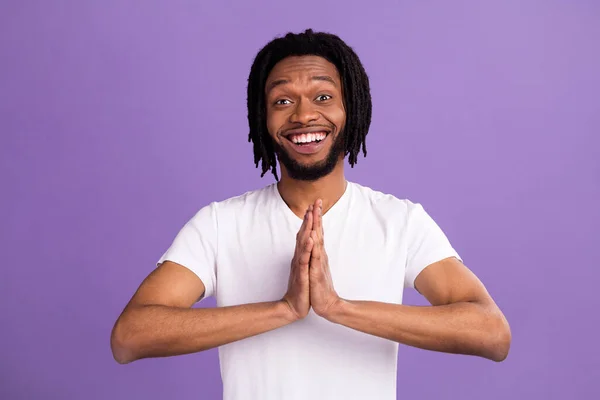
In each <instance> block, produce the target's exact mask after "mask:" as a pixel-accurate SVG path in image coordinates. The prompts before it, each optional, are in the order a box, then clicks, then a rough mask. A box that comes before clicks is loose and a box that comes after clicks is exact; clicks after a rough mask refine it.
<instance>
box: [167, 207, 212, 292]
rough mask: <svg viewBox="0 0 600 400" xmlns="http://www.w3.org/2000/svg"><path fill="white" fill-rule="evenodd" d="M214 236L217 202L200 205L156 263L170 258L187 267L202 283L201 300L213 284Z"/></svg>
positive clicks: (210, 290)
mask: <svg viewBox="0 0 600 400" xmlns="http://www.w3.org/2000/svg"><path fill="white" fill-rule="evenodd" d="M217 238H218V236H217V216H216V204H215V203H212V204H210V205H208V206H205V207H203V208H202V209H200V211H198V212H197V213H196V214H195V215H194V216H193V217H192V218H191V219H190V220H189V221H188V222H187V223H186V224H185V225H184V226H183V228H181V230H180V231H179V233H178V234H177V236H175V239H174V240H173V243H172V244H171V246H170V247H169V248H168V249H167V251H166V252H165V253H164V254H163V255H162V257H160V259H159V260H158V262H157V263H156V264H157V266H158V265H160V264H162V263H163V262H164V261H172V262H174V263H177V264H180V265H182V266H184V267H186V268H188V269H189V270H191V271H192V272H193V273H195V274H196V275H197V276H198V278H200V280H201V281H202V283H203V284H204V287H205V292H204V295H203V296H202V298H201V299H200V300H202V299H205V298H207V297H211V296H212V295H213V294H214V293H215V288H216V263H217V262H216V260H217Z"/></svg>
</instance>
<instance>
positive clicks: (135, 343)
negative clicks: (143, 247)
mask: <svg viewBox="0 0 600 400" xmlns="http://www.w3.org/2000/svg"><path fill="white" fill-rule="evenodd" d="M311 229H312V214H310V215H309V213H308V212H307V215H306V216H305V218H304V222H303V223H302V226H301V227H300V231H299V232H298V234H297V236H296V249H295V252H294V257H293V259H292V262H291V270H290V277H289V281H288V290H287V293H286V294H285V295H284V296H283V299H282V300H280V301H272V302H264V303H255V304H244V305H239V306H231V307H217V308H204V309H193V308H190V307H191V306H192V305H193V304H194V303H195V302H196V301H197V300H198V299H200V298H201V297H202V296H203V295H204V293H205V290H206V288H205V285H204V283H203V282H202V280H201V279H200V278H198V276H197V275H196V274H195V273H193V272H192V271H191V270H189V269H188V268H186V267H183V266H181V265H179V264H176V263H174V262H171V261H165V262H164V263H162V264H161V265H160V266H159V267H158V268H157V269H156V270H155V271H154V272H152V273H151V274H150V275H149V276H148V277H147V278H146V279H145V280H144V282H142V284H141V285H140V287H139V289H138V290H137V292H136V293H135V295H134V296H133V298H132V299H131V301H130V302H129V304H127V306H126V307H125V310H124V311H123V313H122V314H121V316H120V317H119V319H118V320H117V322H116V323H115V326H114V328H113V331H112V334H111V348H112V352H113V356H114V358H115V360H116V361H117V362H119V363H121V364H125V363H129V362H132V361H134V360H138V359H141V358H148V357H166V356H174V355H180V354H188V353H195V352H198V351H202V350H207V349H210V348H213V347H217V346H222V345H225V344H227V343H231V342H234V341H237V340H241V339H245V338H248V337H251V336H255V335H258V334H261V333H264V332H267V331H271V330H273V329H276V328H279V327H281V326H284V325H287V324H289V323H291V322H294V321H296V320H298V319H302V318H304V317H306V315H307V314H308V311H309V308H310V299H309V286H308V285H309V283H308V263H309V260H310V254H311V251H312V247H313V242H312V241H311V240H310V232H311ZM190 243H191V244H189V246H188V247H190V248H196V247H197V243H202V242H201V240H198V241H195V240H194V241H190ZM196 258H201V257H199V256H198V257H196Z"/></svg>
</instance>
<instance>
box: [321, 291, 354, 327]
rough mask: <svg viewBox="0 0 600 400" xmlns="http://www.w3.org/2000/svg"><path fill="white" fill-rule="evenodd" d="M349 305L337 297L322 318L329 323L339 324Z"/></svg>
mask: <svg viewBox="0 0 600 400" xmlns="http://www.w3.org/2000/svg"><path fill="white" fill-rule="evenodd" d="M348 305H349V302H348V301H347V300H345V299H342V298H341V297H338V298H337V299H336V300H335V301H334V302H333V303H332V304H331V306H329V308H328V309H327V313H326V314H325V315H324V316H323V318H325V319H326V320H328V321H329V322H333V323H335V324H339V323H340V321H341V319H342V317H343V315H344V314H345V312H346V309H347V307H348Z"/></svg>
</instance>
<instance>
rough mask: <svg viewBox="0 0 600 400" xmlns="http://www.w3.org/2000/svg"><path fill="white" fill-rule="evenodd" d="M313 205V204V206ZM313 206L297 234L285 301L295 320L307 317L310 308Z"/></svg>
mask: <svg viewBox="0 0 600 400" xmlns="http://www.w3.org/2000/svg"><path fill="white" fill-rule="evenodd" d="M311 207H312V206H311ZM313 219H314V218H313V213H312V211H311V208H309V210H308V211H306V214H305V215H304V221H303V222H302V226H301V227H300V230H299V231H298V234H297V235H296V250H295V252H294V258H293V259H292V267H291V271H290V279H289V282H288V290H287V293H286V294H285V296H283V301H285V302H286V303H287V305H288V306H289V307H290V314H291V319H292V320H293V321H295V320H298V319H302V318H304V317H306V315H307V314H308V311H309V309H310V291H309V278H308V269H309V262H310V254H311V251H312V249H313V244H314V242H313V240H312V238H311V236H310V234H311V231H312V228H313Z"/></svg>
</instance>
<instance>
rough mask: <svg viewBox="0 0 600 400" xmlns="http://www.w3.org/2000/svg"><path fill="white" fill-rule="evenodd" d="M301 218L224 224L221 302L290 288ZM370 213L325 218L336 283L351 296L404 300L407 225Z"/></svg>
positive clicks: (268, 297)
mask: <svg viewBox="0 0 600 400" xmlns="http://www.w3.org/2000/svg"><path fill="white" fill-rule="evenodd" d="M299 228H300V222H299V221H298V223H297V224H295V223H290V222H288V223H285V222H282V221H281V220H280V219H279V220H277V219H275V218H273V219H271V218H265V219H263V220H259V221H251V222H245V223H244V222H243V221H231V223H228V224H227V227H226V228H225V229H221V230H220V235H219V246H218V256H217V291H216V298H217V303H218V305H219V306H229V305H237V304H247V303H256V302H264V301H274V300H279V299H281V298H282V297H283V295H284V294H285V292H286V290H287V286H288V279H289V274H290V268H291V262H292V258H293V255H294V251H295V247H296V234H297V232H298V229H299ZM398 228H399V227H397V226H395V225H394V224H393V223H391V222H390V223H385V222H383V221H381V220H378V219H376V218H369V216H368V215H364V216H355V217H349V218H345V219H343V220H338V221H335V223H333V222H331V221H329V223H328V221H325V222H324V233H325V236H324V238H325V239H324V240H325V249H326V252H327V256H328V259H329V268H330V271H331V276H332V280H333V284H334V287H335V289H336V291H337V293H338V294H339V295H340V297H342V298H345V299H348V300H373V301H383V302H391V303H401V302H402V292H403V282H404V268H405V264H406V246H405V245H404V242H405V241H404V240H403V237H402V231H403V230H402V229H398Z"/></svg>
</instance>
